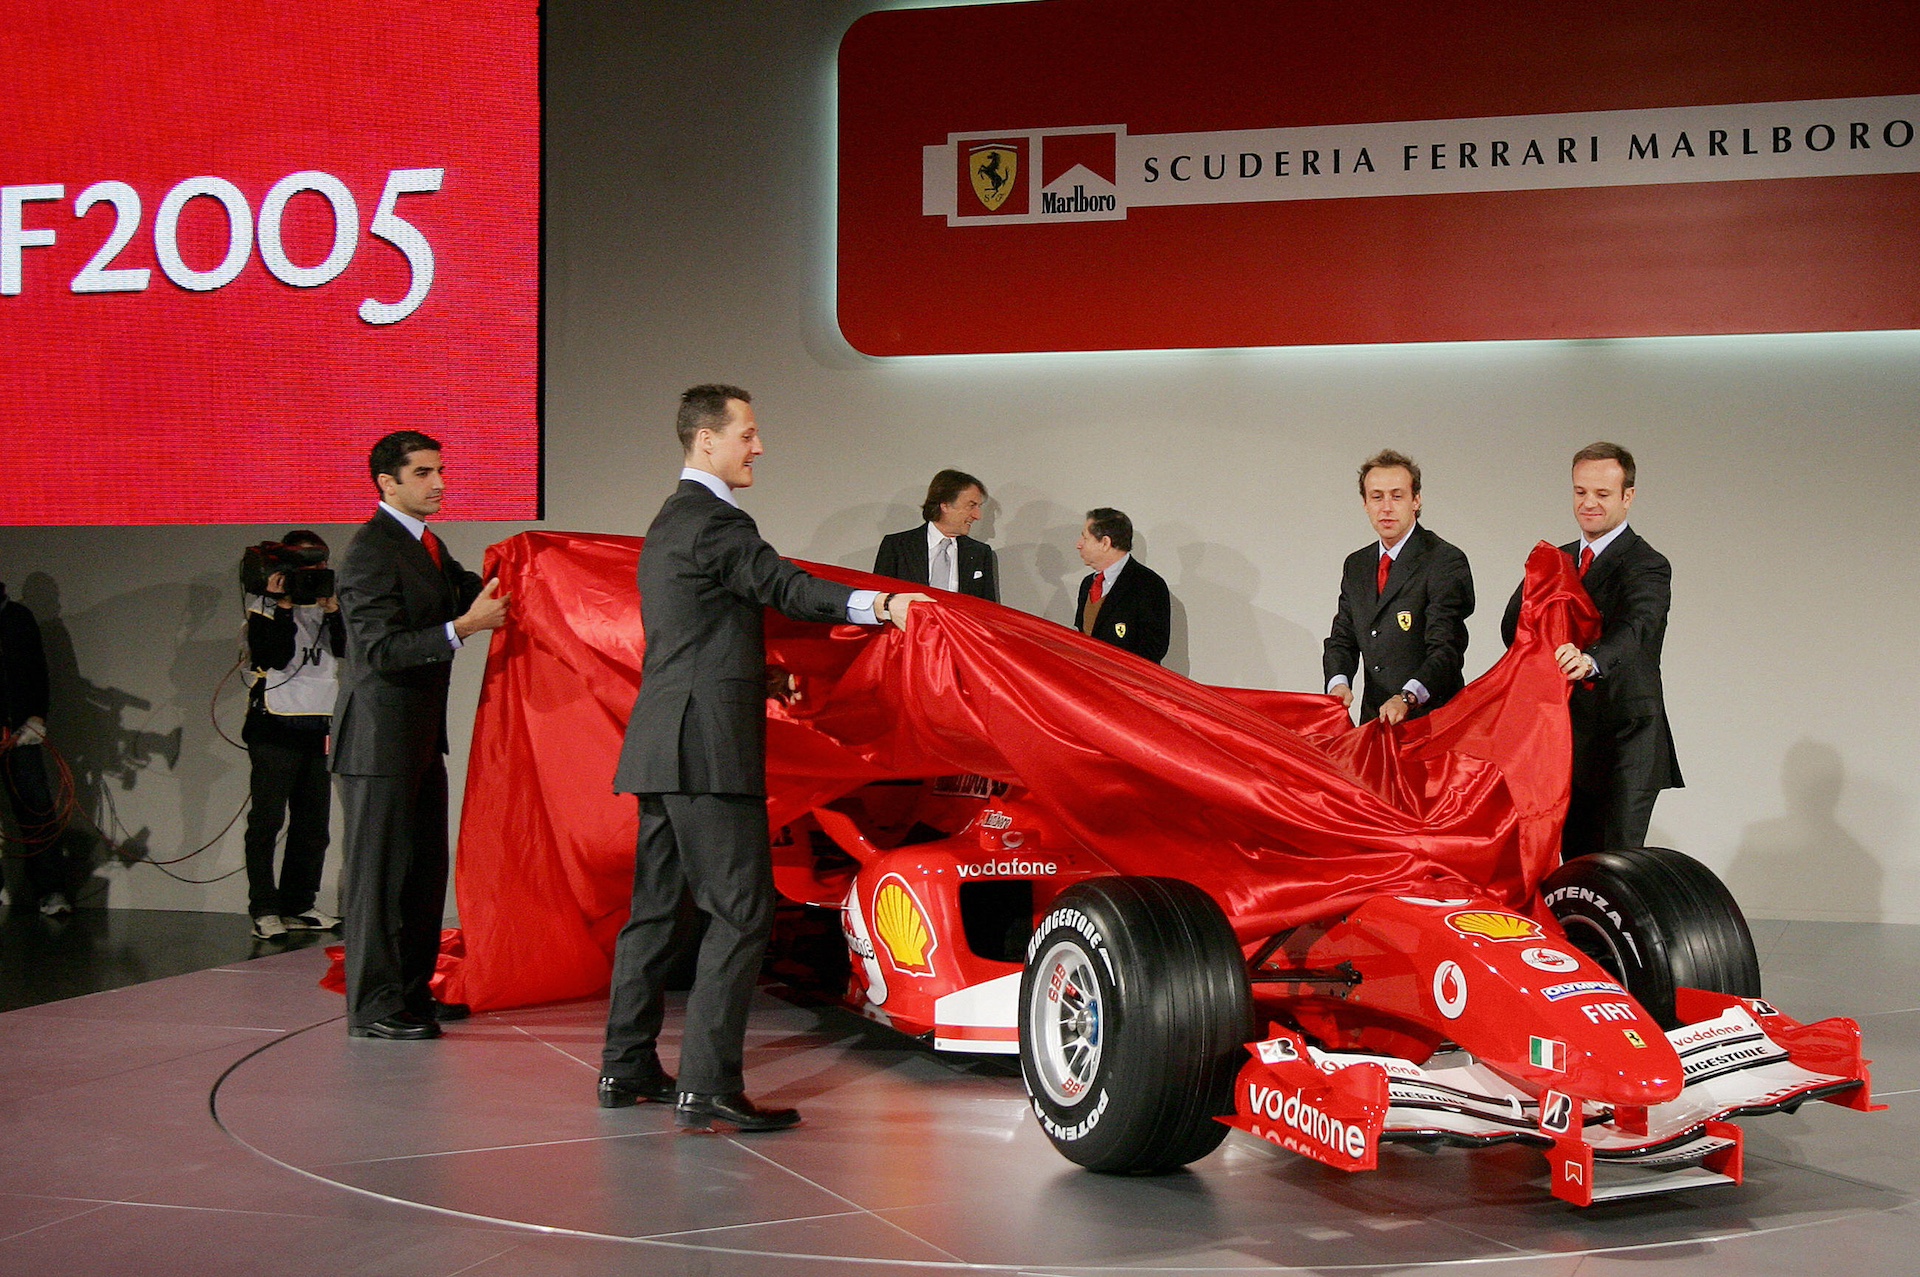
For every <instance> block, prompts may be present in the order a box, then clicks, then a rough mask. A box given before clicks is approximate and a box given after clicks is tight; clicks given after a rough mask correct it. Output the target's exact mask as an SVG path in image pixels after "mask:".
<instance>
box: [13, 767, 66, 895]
mask: <svg viewBox="0 0 1920 1277" xmlns="http://www.w3.org/2000/svg"><path fill="white" fill-rule="evenodd" d="M0 779H3V780H4V781H5V784H6V789H7V801H8V803H10V804H11V805H12V807H13V823H14V824H15V825H17V826H19V829H20V837H21V841H22V844H23V845H20V846H15V845H12V844H8V845H7V847H6V853H7V855H8V856H10V857H18V858H19V859H20V860H22V861H23V862H24V863H25V865H26V871H27V885H28V886H29V887H30V888H31V889H32V891H33V894H34V896H35V897H36V898H38V897H41V896H44V895H46V894H48V893H49V892H53V891H63V890H65V889H66V866H65V865H64V864H62V863H61V858H60V848H61V844H62V837H61V835H62V834H63V833H64V832H65V831H64V830H63V829H62V827H61V825H60V818H59V816H58V815H57V814H56V813H55V812H54V810H53V787H52V786H51V785H49V784H48V783H47V760H46V751H45V750H44V749H43V748H42V747H41V746H39V745H15V746H14V747H13V748H12V749H10V750H8V751H7V752H6V753H4V754H0Z"/></svg>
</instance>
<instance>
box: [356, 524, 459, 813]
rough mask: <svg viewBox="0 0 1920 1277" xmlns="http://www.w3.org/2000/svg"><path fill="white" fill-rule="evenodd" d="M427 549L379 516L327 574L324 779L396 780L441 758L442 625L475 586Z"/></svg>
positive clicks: (445, 672)
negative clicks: (339, 635) (334, 603)
mask: <svg viewBox="0 0 1920 1277" xmlns="http://www.w3.org/2000/svg"><path fill="white" fill-rule="evenodd" d="M442 557H443V559H444V560H445V564H444V567H438V568H437V567H435V566H434V565H433V559H432V557H431V556H430V555H428V553H427V548H426V547H425V546H424V545H422V544H421V543H420V542H419V541H418V540H416V539H415V538H414V535H413V534H412V533H411V532H408V531H407V530H406V528H404V527H402V526H401V524H400V521H399V520H398V519H396V518H394V517H393V516H392V515H390V514H388V513H387V512H386V511H384V510H382V511H380V512H378V513H377V514H375V515H374V516H373V517H372V518H371V519H369V520H367V522H366V523H365V524H363V525H362V526H361V528H360V530H359V531H358V532H356V533H354V534H353V543H352V544H351V545H349V546H348V547H347V554H346V557H345V558H344V559H342V560H341V561H340V567H339V569H338V570H337V572H336V574H335V588H336V589H337V590H338V591H339V599H340V613H341V615H342V616H344V617H345V618H346V625H347V654H346V659H345V660H344V661H343V662H342V664H341V666H340V695H339V698H338V699H337V700H335V701H334V704H333V760H332V763H331V766H332V768H333V770H334V771H336V772H342V773H345V774H346V775H350V776H405V775H409V774H411V773H413V772H415V771H418V770H419V769H420V768H422V767H424V766H425V765H426V764H427V763H428V762H430V761H431V760H432V759H433V757H434V756H435V755H436V754H444V753H446V752H447V682H448V680H449V679H450V678H451V677H452V674H453V653H454V647H453V644H451V643H449V642H448V641H447V622H449V621H452V620H453V619H455V618H456V617H458V616H459V615H460V614H461V613H463V612H465V611H466V610H467V609H468V608H469V607H471V606H472V605H473V601H474V599H475V598H477V597H479V594H480V588H481V584H482V582H481V580H480V578H479V577H477V576H475V575H474V574H473V573H471V572H469V571H467V570H466V569H465V568H463V567H461V566H460V564H459V563H458V562H457V561H456V560H455V559H454V557H453V554H452V552H451V551H443V553H442Z"/></svg>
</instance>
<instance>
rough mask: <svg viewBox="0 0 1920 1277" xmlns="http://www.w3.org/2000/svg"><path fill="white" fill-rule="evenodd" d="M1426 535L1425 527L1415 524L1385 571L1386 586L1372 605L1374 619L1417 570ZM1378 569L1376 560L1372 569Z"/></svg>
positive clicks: (1378, 617)
mask: <svg viewBox="0 0 1920 1277" xmlns="http://www.w3.org/2000/svg"><path fill="white" fill-rule="evenodd" d="M1427 535H1428V534H1427V530H1426V529H1425V528H1423V527H1420V526H1418V525H1415V527H1414V529H1413V533H1412V535H1411V536H1409V537H1408V538H1407V543H1406V544H1405V545H1404V546H1402V547H1401V548H1400V555H1399V557H1398V558H1396V559H1395V560H1394V561H1393V567H1392V568H1391V569H1389V570H1388V572H1387V588H1386V589H1384V590H1382V591H1381V592H1380V599H1379V601H1378V602H1377V603H1376V604H1375V605H1374V609H1373V619H1374V620H1376V621H1377V620H1379V619H1380V614H1381V613H1382V612H1385V611H1386V610H1387V604H1389V603H1391V602H1393V600H1394V597H1395V596H1396V595H1398V594H1399V593H1400V589H1401V587H1402V586H1404V585H1405V584H1406V583H1407V582H1408V581H1411V580H1412V579H1413V577H1414V574H1415V573H1416V572H1417V571H1418V570H1419V567H1420V557H1421V556H1422V555H1424V554H1425V553H1426V552H1427V542H1426V538H1427ZM1374 545H1375V546H1376V547H1377V546H1378V545H1379V542H1378V541H1376V542H1374ZM1379 570H1380V569H1379V567H1378V561H1377V560H1376V566H1375V567H1374V571H1375V572H1378V571H1379Z"/></svg>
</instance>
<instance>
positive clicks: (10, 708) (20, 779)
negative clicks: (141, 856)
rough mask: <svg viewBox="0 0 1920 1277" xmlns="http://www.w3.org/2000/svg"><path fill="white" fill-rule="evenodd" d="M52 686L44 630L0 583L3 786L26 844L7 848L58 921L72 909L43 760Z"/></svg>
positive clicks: (60, 824)
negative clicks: (41, 641) (42, 633)
mask: <svg viewBox="0 0 1920 1277" xmlns="http://www.w3.org/2000/svg"><path fill="white" fill-rule="evenodd" d="M48 687H49V683H48V679H47V657H46V651H45V649H44V648H43V647H42V646H41V643H40V626H39V624H38V623H36V622H35V620H34V617H33V613H32V612H31V611H29V610H28V609H27V608H25V607H24V606H22V605H21V604H19V603H16V602H14V601H13V600H12V599H10V598H8V597H7V587H6V586H5V585H4V584H0V782H4V788H5V789H6V792H7V801H8V802H9V803H10V804H11V805H12V807H13V820H14V823H15V824H16V825H18V826H19V827H20V838H21V843H22V844H23V845H22V847H21V849H20V850H19V851H14V850H13V849H12V848H11V847H9V848H8V854H9V855H17V856H19V857H20V858H21V859H23V860H24V861H25V862H26V881H27V888H28V890H30V891H31V892H32V893H33V894H34V895H35V896H36V897H38V899H39V903H40V912H41V913H43V914H45V915H47V916H48V917H49V918H58V917H62V916H64V915H66V914H69V913H72V912H73V906H72V905H71V904H70V903H69V902H68V900H67V896H66V892H65V890H64V887H65V886H66V883H65V878H66V868H65V865H64V864H63V863H62V860H61V854H60V848H61V838H60V836H61V834H62V833H63V832H64V825H65V818H64V817H63V816H62V815H61V814H60V813H58V812H56V811H55V810H54V799H53V789H52V787H51V786H50V785H49V784H48V783H47V763H46V759H45V757H44V755H45V753H46V751H45V749H44V748H43V742H44V741H45V740H46V739H47V705H48V700H49V693H48Z"/></svg>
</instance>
